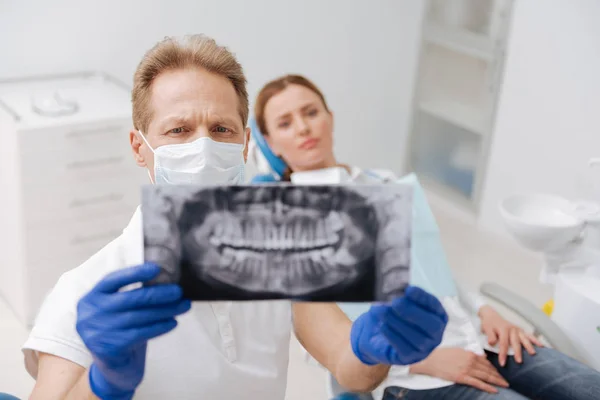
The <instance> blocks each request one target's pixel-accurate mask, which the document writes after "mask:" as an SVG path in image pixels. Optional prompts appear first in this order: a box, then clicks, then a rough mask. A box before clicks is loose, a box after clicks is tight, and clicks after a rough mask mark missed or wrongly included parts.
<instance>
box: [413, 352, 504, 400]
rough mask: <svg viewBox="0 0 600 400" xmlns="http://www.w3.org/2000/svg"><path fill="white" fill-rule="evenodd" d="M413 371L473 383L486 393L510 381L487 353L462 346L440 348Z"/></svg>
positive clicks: (462, 382)
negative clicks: (461, 347)
mask: <svg viewBox="0 0 600 400" xmlns="http://www.w3.org/2000/svg"><path fill="white" fill-rule="evenodd" d="M410 372H411V373H413V374H422V375H429V376H435V377H438V378H442V379H445V380H447V381H451V382H455V383H458V384H461V385H468V386H472V387H474V388H477V389H479V390H483V391H484V392H487V393H498V390H497V389H496V388H495V387H494V386H492V385H496V386H500V387H504V388H507V387H508V382H506V380H504V378H502V376H501V375H500V373H499V372H498V371H497V370H496V368H495V367H494V366H493V365H492V363H490V362H489V361H488V359H487V358H486V356H485V355H477V354H475V353H473V352H471V351H468V350H464V349H460V348H437V349H435V350H434V351H433V352H432V353H431V355H430V356H429V357H427V358H426V359H425V360H423V361H421V362H419V363H417V364H414V365H412V366H411V367H410Z"/></svg>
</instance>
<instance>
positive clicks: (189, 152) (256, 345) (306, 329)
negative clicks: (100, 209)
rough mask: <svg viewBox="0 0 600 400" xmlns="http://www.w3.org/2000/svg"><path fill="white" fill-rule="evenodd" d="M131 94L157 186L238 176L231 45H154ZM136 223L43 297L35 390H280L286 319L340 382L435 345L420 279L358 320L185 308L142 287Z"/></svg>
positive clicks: (289, 311)
mask: <svg viewBox="0 0 600 400" xmlns="http://www.w3.org/2000/svg"><path fill="white" fill-rule="evenodd" d="M132 102H133V126H134V129H132V131H131V132H130V134H129V136H130V143H131V148H132V151H133V156H134V159H135V161H136V163H137V164H138V165H139V166H140V167H142V168H147V169H148V171H149V175H150V178H151V180H152V182H154V183H161V184H185V183H200V182H201V183H211V184H237V183H242V182H243V178H244V164H245V160H246V157H247V143H248V139H249V134H250V131H249V129H247V128H246V129H245V126H246V125H247V120H248V112H249V111H248V108H249V107H248V94H247V92H246V79H245V76H244V73H243V71H242V67H241V66H240V64H239V63H238V62H237V61H236V59H235V57H234V56H233V55H232V54H231V53H230V52H229V51H228V50H227V49H226V48H224V47H221V46H219V45H217V44H216V43H215V41H214V40H212V39H210V38H208V37H205V36H202V35H193V36H188V37H185V38H183V39H181V40H176V39H165V40H164V41H162V42H160V43H158V44H157V45H156V46H155V47H154V48H152V49H151V50H150V51H149V52H148V53H146V55H145V56H144V58H143V59H142V61H141V63H140V64H139V66H138V68H137V70H136V73H135V76H134V87H133V93H132ZM141 222H142V215H141V210H140V209H139V208H138V210H137V211H136V212H135V214H134V215H133V217H132V219H131V221H130V223H129V225H128V226H127V227H126V228H125V229H124V231H123V233H122V235H121V236H120V237H118V238H117V239H115V240H114V241H112V242H111V243H109V244H107V245H106V246H105V247H104V248H103V249H101V250H100V251H99V252H98V253H96V254H95V255H93V256H92V257H91V258H90V259H89V260H87V261H86V262H85V263H83V264H82V265H81V266H79V267H77V268H75V269H73V270H71V271H69V272H67V273H65V274H63V275H62V276H61V278H60V279H59V281H58V282H57V284H56V285H55V287H54V288H53V290H52V291H51V293H50V294H49V295H48V297H47V298H46V300H45V302H44V304H43V305H42V308H41V310H40V312H39V315H38V318H37V320H36V324H35V326H34V328H33V330H32V332H31V335H30V337H29V338H28V340H27V342H26V343H25V345H24V346H23V352H24V355H25V365H26V368H27V370H28V372H29V373H30V374H31V375H32V376H33V377H34V378H36V384H35V387H34V390H33V393H32V395H31V397H30V399H32V400H36V399H44V400H50V399H78V400H81V399H119V400H120V399H131V398H133V397H134V395H135V397H136V398H142V399H181V400H185V399H199V398H201V399H242V398H244V399H257V400H263V399H269V400H281V399H283V398H284V397H285V392H286V378H287V365H288V354H289V342H290V335H291V330H292V327H293V328H294V329H295V332H296V335H297V337H298V339H299V341H300V342H301V343H302V344H303V345H304V347H305V348H306V349H308V351H309V352H310V353H311V355H312V356H313V357H314V358H315V359H317V360H318V361H319V362H320V363H321V364H322V365H324V366H325V367H326V368H327V369H328V370H329V371H330V372H331V373H332V374H333V375H334V376H335V377H336V379H337V380H338V381H339V382H340V383H342V384H343V385H344V386H346V387H348V388H350V389H353V390H355V391H369V390H371V389H373V388H374V387H376V386H377V385H379V383H380V382H382V381H383V380H384V379H385V377H386V375H387V372H388V370H389V368H390V365H393V364H394V365H398V364H400V365H408V364H412V363H415V362H418V361H420V360H423V359H425V358H426V357H427V356H428V355H429V354H430V353H431V352H432V351H433V350H434V349H435V348H436V347H437V346H438V344H439V343H440V341H441V338H442V335H443V332H444V329H445V326H446V323H447V315H446V313H445V311H444V309H443V307H442V306H441V304H440V303H439V302H438V301H437V300H436V298H435V297H433V296H431V295H429V294H428V293H426V292H424V291H422V290H420V289H418V288H412V287H411V288H409V289H408V290H407V293H406V295H405V296H404V297H402V298H397V299H395V300H394V301H393V302H391V303H390V304H382V305H379V306H377V307H374V308H373V309H372V310H371V311H370V312H369V313H368V315H367V316H366V317H364V318H361V320H360V322H359V323H354V324H353V323H352V322H351V321H350V320H349V319H348V318H347V317H346V316H345V314H344V313H343V312H342V311H341V310H340V309H339V308H337V307H331V305H323V304H318V303H292V302H290V301H260V302H194V303H193V304H191V303H190V302H189V301H188V300H186V299H184V298H182V293H181V288H180V287H179V286H177V285H171V284H163V285H157V286H153V287H141V286H140V285H139V283H143V282H146V281H148V280H151V279H153V278H154V277H156V276H157V275H158V273H159V270H160V267H159V266H156V265H150V264H146V263H144V260H143V245H142V232H141ZM131 285H133V286H131ZM125 287H127V288H130V289H129V290H122V289H124V288H125ZM132 287H134V288H132Z"/></svg>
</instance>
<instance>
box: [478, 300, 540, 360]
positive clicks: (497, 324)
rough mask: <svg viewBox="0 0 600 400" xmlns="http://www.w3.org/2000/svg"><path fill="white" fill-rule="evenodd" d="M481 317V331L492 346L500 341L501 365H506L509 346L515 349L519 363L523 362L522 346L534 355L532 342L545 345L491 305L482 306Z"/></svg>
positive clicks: (499, 356) (499, 357)
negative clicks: (509, 320)
mask: <svg viewBox="0 0 600 400" xmlns="http://www.w3.org/2000/svg"><path fill="white" fill-rule="evenodd" d="M479 317H480V318H481V331H482V332H483V333H485V334H486V335H487V339H488V343H489V344H490V346H495V345H496V343H499V350H500V353H499V354H498V362H499V363H500V365H501V366H505V365H506V357H507V354H508V349H509V347H512V349H513V350H514V352H515V361H516V362H518V363H519V364H520V363H522V362H523V352H522V348H521V346H523V347H525V349H526V350H527V352H528V353H529V354H531V355H532V356H533V355H534V354H535V349H534V347H533V345H532V344H535V345H536V346H539V347H543V345H542V343H541V342H540V341H539V340H537V339H536V338H535V336H533V335H530V334H528V333H526V332H525V331H524V330H523V329H521V328H519V327H518V326H516V325H514V324H511V323H510V322H508V321H507V320H505V319H504V318H502V317H501V316H500V314H498V313H497V312H496V310H494V309H493V308H492V307H490V306H483V307H481V309H480V310H479Z"/></svg>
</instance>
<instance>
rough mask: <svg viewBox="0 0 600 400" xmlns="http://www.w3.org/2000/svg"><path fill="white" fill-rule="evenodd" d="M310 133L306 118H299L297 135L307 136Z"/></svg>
mask: <svg viewBox="0 0 600 400" xmlns="http://www.w3.org/2000/svg"><path fill="white" fill-rule="evenodd" d="M309 132H310V128H309V126H308V124H307V123H306V121H305V120H304V118H297V120H296V133H297V134H298V135H302V136H303V135H306V134H308V133H309Z"/></svg>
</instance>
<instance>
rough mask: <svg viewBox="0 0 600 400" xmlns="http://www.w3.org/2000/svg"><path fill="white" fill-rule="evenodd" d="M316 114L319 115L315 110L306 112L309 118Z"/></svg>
mask: <svg viewBox="0 0 600 400" xmlns="http://www.w3.org/2000/svg"><path fill="white" fill-rule="evenodd" d="M318 113H319V111H318V110H317V109H312V110H309V111H308V115H309V116H311V117H314V116H315V115H317V114H318Z"/></svg>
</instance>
